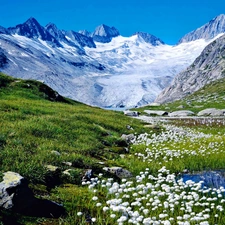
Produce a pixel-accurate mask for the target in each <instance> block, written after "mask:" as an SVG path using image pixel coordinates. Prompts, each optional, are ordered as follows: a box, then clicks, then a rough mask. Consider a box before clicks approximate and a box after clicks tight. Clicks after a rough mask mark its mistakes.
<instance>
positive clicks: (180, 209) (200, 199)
mask: <svg viewBox="0 0 225 225" xmlns="http://www.w3.org/2000/svg"><path fill="white" fill-rule="evenodd" d="M223 83H224V80H220V81H217V82H214V83H213V84H211V85H208V86H206V87H205V88H204V89H202V90H200V91H198V92H197V93H195V94H194V95H191V96H188V97H187V98H185V99H184V100H182V101H177V102H174V103H170V104H169V103H168V104H165V105H162V106H158V107H150V106H146V107H143V108H139V109H138V111H140V112H141V115H143V114H144V110H145V109H162V110H164V109H170V110H171V111H172V110H175V109H176V108H177V107H178V106H179V105H183V106H184V109H189V110H193V111H194V112H198V111H200V110H202V109H204V108H209V107H210V108H212V107H215V108H221V109H224V108H225V103H224V102H225V101H224V99H223V98H224V97H225V95H224V93H225V88H223V86H224V85H223ZM196 106H197V107H196ZM146 124H147V122H144V121H141V120H138V119H136V118H130V117H126V116H124V115H123V113H122V112H115V111H108V110H103V109H100V108H96V107H91V106H87V105H84V104H81V103H79V102H76V101H72V100H70V99H67V98H64V97H62V96H60V95H58V93H56V92H54V91H53V90H52V89H50V88H49V87H47V86H46V85H44V84H42V83H40V82H36V81H32V80H20V79H15V78H11V77H9V76H6V75H4V74H0V127H1V129H0V171H1V176H2V173H3V172H6V171H14V172H17V173H19V174H21V175H22V176H23V177H25V178H27V179H28V181H29V186H30V188H31V189H32V190H33V192H34V193H35V195H36V196H37V197H38V198H41V199H48V200H52V201H55V202H58V203H60V204H63V206H64V207H65V209H66V215H64V216H62V217H60V218H58V219H53V218H52V219H51V218H35V217H27V216H23V215H19V214H13V213H10V212H6V211H3V210H1V213H0V221H2V222H1V223H0V224H7V221H9V222H8V224H28V225H32V224H42V225H49V224H54V225H56V224H57V225H58V224H63V225H85V224H98V225H114V224H119V225H122V224H124V225H126V224H145V225H148V224H155V225H157V224H166V225H170V224H180V225H181V224H183V225H189V224H191V225H192V224H199V225H207V224H210V225H211V224H214V225H215V224H218V225H219V224H220V225H223V224H225V216H224V208H225V203H224V202H225V201H224V191H225V190H224V188H222V187H217V188H213V187H205V188H203V187H202V183H201V182H200V183H194V182H191V181H189V182H187V183H185V182H184V181H183V180H182V174H183V173H187V172H188V173H190V174H191V173H196V172H201V171H211V170H221V171H222V170H224V169H225V148H224V144H225V135H224V134H225V123H224V118H219V119H215V118H205V119H204V120H203V119H198V118H196V119H192V118H190V119H185V120H182V119H177V120H168V121H166V122H164V123H162V122H158V123H157V124H153V125H154V126H150V127H149V126H145V125H146ZM122 134H135V136H136V139H135V141H134V142H133V143H132V144H130V145H129V146H127V143H126V142H125V141H124V140H123V139H122V138H121V135H122ZM49 165H51V166H55V167H57V168H58V169H59V170H60V171H65V170H68V169H70V172H69V173H70V175H69V176H68V175H65V174H63V173H60V174H59V175H58V176H57V177H51V176H53V175H52V174H51V173H50V172H49V170H48V166H49ZM111 166H119V167H123V168H125V169H127V170H129V171H130V172H131V173H132V174H133V177H131V178H127V179H118V178H116V177H114V176H113V177H111V176H110V175H109V174H108V173H106V172H105V171H104V169H103V168H104V167H111ZM88 169H92V171H93V173H94V174H93V178H92V179H91V180H90V181H85V182H82V176H83V175H84V173H85V171H86V170H88ZM184 171H185V172H184ZM210 188H211V189H210ZM4 221H6V222H4Z"/></svg>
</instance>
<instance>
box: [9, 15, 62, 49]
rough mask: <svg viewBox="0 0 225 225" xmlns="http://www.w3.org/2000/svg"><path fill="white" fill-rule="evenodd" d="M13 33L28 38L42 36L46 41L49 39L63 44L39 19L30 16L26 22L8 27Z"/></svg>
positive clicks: (57, 43) (57, 44) (58, 44)
mask: <svg viewBox="0 0 225 225" xmlns="http://www.w3.org/2000/svg"><path fill="white" fill-rule="evenodd" d="M8 30H9V32H10V33H11V34H19V35H21V36H25V37H28V38H34V39H35V38H40V39H42V40H44V41H49V42H52V43H54V44H56V46H61V45H60V43H59V42H58V41H57V40H56V38H54V36H52V35H51V34H50V33H49V32H48V31H47V30H46V29H45V28H44V27H43V26H41V25H40V24H39V23H38V21H37V20H36V19H35V18H33V17H30V18H29V19H28V20H27V21H26V22H25V23H23V24H19V25H17V26H16V27H10V28H8Z"/></svg>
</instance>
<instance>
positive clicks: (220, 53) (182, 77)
mask: <svg viewBox="0 0 225 225" xmlns="http://www.w3.org/2000/svg"><path fill="white" fill-rule="evenodd" d="M223 77H225V35H222V36H221V37H219V38H218V39H216V40H215V41H213V42H212V43H211V44H209V45H208V46H206V48H205V49H204V50H203V51H202V53H201V54H200V56H199V57H197V58H196V60H195V61H194V62H193V64H191V65H190V66H189V67H188V68H187V69H186V70H184V71H183V72H181V73H180V74H178V75H177V76H176V77H175V78H174V81H173V82H172V84H171V85H170V86H169V87H167V88H166V89H165V90H163V92H162V93H161V94H160V95H159V96H158V97H157V98H156V100H155V102H159V103H165V102H171V101H174V100H178V99H181V98H183V97H185V96H186V95H188V94H190V93H193V92H195V91H197V90H199V89H200V88H202V87H203V86H205V85H206V84H209V83H211V82H212V81H214V80H217V79H220V78H223Z"/></svg>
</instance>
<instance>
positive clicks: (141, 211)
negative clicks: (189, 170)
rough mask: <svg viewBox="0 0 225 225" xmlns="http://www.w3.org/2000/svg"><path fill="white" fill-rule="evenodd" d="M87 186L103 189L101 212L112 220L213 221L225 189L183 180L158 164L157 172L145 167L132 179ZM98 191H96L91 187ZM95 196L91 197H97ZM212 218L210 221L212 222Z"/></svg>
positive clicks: (219, 211) (224, 202) (224, 204)
mask: <svg viewBox="0 0 225 225" xmlns="http://www.w3.org/2000/svg"><path fill="white" fill-rule="evenodd" d="M93 182H94V183H95V185H94V188H93V184H90V185H92V186H91V189H92V190H93V189H94V190H100V189H101V190H102V186H103V188H105V189H106V190H107V193H108V194H107V199H106V200H105V202H102V203H99V207H101V209H102V213H108V216H109V217H110V218H111V219H113V220H114V221H115V224H119V225H122V224H144V225H150V224H154V225H156V224H164V225H165V224H166V225H169V224H178V225H181V224H182V225H184V224H185V225H188V224H200V225H206V224H217V223H218V220H219V217H220V215H221V214H223V213H224V212H223V211H224V207H225V200H224V192H225V189H224V188H223V187H220V188H218V189H216V188H206V187H203V185H202V184H203V182H202V181H201V182H198V183H195V182H193V181H191V180H188V181H186V182H184V181H183V179H178V178H177V177H176V176H175V174H173V173H170V171H169V170H167V169H166V168H165V167H162V168H161V169H160V170H159V171H158V174H157V176H153V175H151V174H150V173H149V169H148V168H147V169H146V170H145V171H144V172H141V173H140V174H139V175H138V176H136V178H135V179H133V180H126V179H122V181H121V183H120V184H119V183H117V182H114V181H113V180H112V179H107V180H98V181H97V180H96V179H95V180H93ZM95 194H96V195H97V194H98V191H97V192H96V191H95ZM97 200H98V197H97V196H95V197H93V201H97ZM212 221H213V223H212Z"/></svg>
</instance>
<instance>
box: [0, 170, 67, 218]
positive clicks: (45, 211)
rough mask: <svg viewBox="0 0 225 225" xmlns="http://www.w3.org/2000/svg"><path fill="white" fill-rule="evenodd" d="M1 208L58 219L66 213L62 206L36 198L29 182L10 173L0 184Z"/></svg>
mask: <svg viewBox="0 0 225 225" xmlns="http://www.w3.org/2000/svg"><path fill="white" fill-rule="evenodd" d="M0 208H3V209H6V210H10V211H12V212H16V213H19V214H23V215H27V216H37V217H49V218H51V217H54V218H58V217H60V216H61V215H63V214H64V213H65V209H64V207H63V206H62V205H59V204H57V203H55V202H52V201H49V200H42V199H38V198H35V197H34V194H33V192H32V191H31V189H30V188H29V187H28V181H27V180H26V179H25V178H24V177H22V176H21V175H20V174H18V173H15V172H11V171H8V172H6V173H4V177H3V181H2V182H1V183H0Z"/></svg>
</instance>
